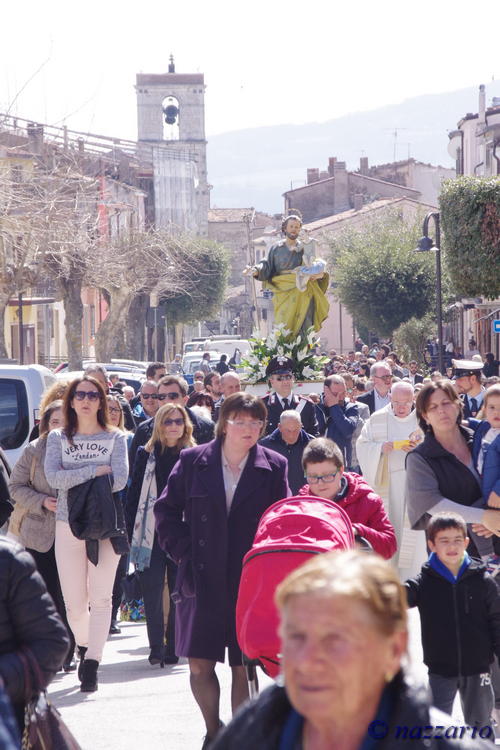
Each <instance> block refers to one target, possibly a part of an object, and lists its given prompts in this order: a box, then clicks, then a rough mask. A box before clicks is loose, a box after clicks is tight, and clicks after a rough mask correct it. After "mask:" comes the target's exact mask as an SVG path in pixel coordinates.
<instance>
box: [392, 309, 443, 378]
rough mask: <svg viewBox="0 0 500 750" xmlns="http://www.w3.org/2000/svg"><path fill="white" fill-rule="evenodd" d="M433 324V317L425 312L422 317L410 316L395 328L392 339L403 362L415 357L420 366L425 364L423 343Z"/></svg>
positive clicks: (424, 343)
mask: <svg viewBox="0 0 500 750" xmlns="http://www.w3.org/2000/svg"><path fill="white" fill-rule="evenodd" d="M433 326H434V321H433V317H432V315H430V314H427V315H424V317H423V318H410V319H409V320H407V321H406V323H401V325H400V326H399V327H398V328H396V330H395V331H394V333H393V337H392V340H393V343H394V348H395V349H396V351H397V352H398V354H399V356H400V357H401V358H402V359H403V361H404V362H410V360H412V359H416V360H417V362H418V363H419V365H420V366H425V360H424V351H425V345H426V343H427V339H428V338H429V331H432V329H433Z"/></svg>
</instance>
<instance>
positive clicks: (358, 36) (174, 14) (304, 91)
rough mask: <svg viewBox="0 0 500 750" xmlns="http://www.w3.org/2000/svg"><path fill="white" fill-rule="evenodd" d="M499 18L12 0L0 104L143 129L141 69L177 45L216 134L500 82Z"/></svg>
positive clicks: (378, 9)
mask: <svg viewBox="0 0 500 750" xmlns="http://www.w3.org/2000/svg"><path fill="white" fill-rule="evenodd" d="M338 6H341V7H338ZM499 22H500V2H499V0H482V2H481V3H478V4H471V3H465V2H463V0H453V2H452V1H451V0H432V2H431V0H420V2H418V3H407V2H400V1H398V2H396V1H395V0H379V2H373V0H368V1H367V0H353V1H351V2H347V3H342V4H341V3H340V2H328V3H326V2H324V3H319V2H315V0H312V1H311V2H309V3H307V2H304V1H303V0H302V2H297V1H296V0H288V1H287V2H280V1H278V0H268V1H267V2H262V0H253V2H250V3H243V2H235V1H234V0H233V1H232V2H228V1H227V0H211V1H210V0H203V2H200V0H188V1H187V2H186V0H180V2H177V3H174V2H168V3H167V2H159V1H158V0H157V1H156V2H152V0H141V1H140V2H129V0H122V1H121V2H116V1H115V0H101V1H100V2H96V0H87V1H86V2H84V3H75V2H67V1H66V2H60V1H59V0H46V2H44V3H43V2H40V0H37V2H33V0H25V2H20V3H13V2H9V3H4V4H3V7H2V13H1V23H2V44H1V51H0V111H2V112H5V111H6V110H7V109H8V108H10V111H11V112H12V113H13V114H17V115H19V116H21V117H26V118H30V119H31V118H32V119H35V120H38V121H41V122H46V123H49V124H63V123H66V124H67V125H68V126H69V127H70V128H72V129H75V130H81V131H84V132H88V131H90V132H94V133H102V134H105V135H113V136H117V137H120V136H121V137H124V138H131V139H134V138H135V137H136V110H135V91H134V83H135V74H136V73H138V72H144V73H163V72H166V71H167V67H168V57H169V55H170V53H171V52H172V53H173V54H174V55H175V61H176V70H177V72H179V73H187V72H189V73H191V72H203V73H204V74H205V83H206V84H207V90H206V128H207V135H208V136H210V135H212V134H215V133H221V132H224V131H228V130H236V129H241V128H247V127H255V126H259V125H275V124H279V123H291V122H293V123H302V122H311V121H324V120H328V119H331V118H334V117H338V116H340V115H343V114H346V113H348V112H353V111H358V110H367V109H373V108H376V107H379V106H383V105H385V104H392V103H396V102H398V101H401V100H403V99H406V98H409V97H413V96H417V95H419V94H426V93H438V92H441V91H450V90H455V89H460V88H464V87H466V86H471V85H479V84H480V83H486V84H488V82H489V81H491V80H492V78H497V77H498V78H500V55H499V54H498V44H497V43H496V41H495V39H496V36H497V33H496V32H497V29H498V28H499ZM489 30H491V32H490V31H489ZM37 71H38V72H37ZM21 89H22V90H21ZM16 97H17V98H16ZM475 106H476V102H471V109H473V108H474V107H475ZM395 125H397V123H395Z"/></svg>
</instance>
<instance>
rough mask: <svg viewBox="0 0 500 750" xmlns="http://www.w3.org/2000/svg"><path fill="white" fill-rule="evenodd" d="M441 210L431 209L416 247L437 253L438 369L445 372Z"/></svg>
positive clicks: (419, 251) (425, 251) (423, 251)
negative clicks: (431, 225)
mask: <svg viewBox="0 0 500 750" xmlns="http://www.w3.org/2000/svg"><path fill="white" fill-rule="evenodd" d="M431 219H433V221H434V227H435V230H436V239H435V240H432V239H431V238H430V237H429V221H430V220H431ZM439 220H440V215H439V211H429V213H428V214H427V216H426V217H425V219H424V223H423V226H422V232H423V235H424V236H423V237H421V238H420V240H419V243H418V247H416V248H415V252H417V253H427V252H435V253H436V318H437V335H438V369H439V372H440V373H441V374H442V375H443V374H444V361H443V300H442V284H441V228H440V221H439Z"/></svg>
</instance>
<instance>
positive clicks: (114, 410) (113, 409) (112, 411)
mask: <svg viewBox="0 0 500 750" xmlns="http://www.w3.org/2000/svg"><path fill="white" fill-rule="evenodd" d="M108 411H109V413H110V414H121V413H122V410H121V408H120V407H119V406H108Z"/></svg>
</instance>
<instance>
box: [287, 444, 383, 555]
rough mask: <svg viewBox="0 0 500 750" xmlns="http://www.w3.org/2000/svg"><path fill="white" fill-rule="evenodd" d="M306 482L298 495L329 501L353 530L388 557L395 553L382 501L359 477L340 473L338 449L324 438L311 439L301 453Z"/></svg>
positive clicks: (340, 465) (339, 452) (351, 473)
mask: <svg viewBox="0 0 500 750" xmlns="http://www.w3.org/2000/svg"><path fill="white" fill-rule="evenodd" d="M302 466H303V468H304V474H305V476H306V479H307V482H308V483H307V484H306V485H304V487H302V488H301V489H300V490H299V493H298V494H299V495H309V496H311V495H312V496H316V497H319V498H325V500H333V501H334V502H336V503H338V504H339V505H340V507H341V508H342V510H345V512H346V513H347V515H348V516H349V518H350V519H351V522H352V525H353V527H354V533H355V535H356V536H358V537H363V539H366V541H367V542H369V543H370V544H371V546H372V547H373V549H374V551H375V552H378V554H379V555H381V556H382V557H385V559H386V560H388V559H389V558H390V557H392V556H393V554H394V553H395V552H396V534H395V532H394V528H393V526H392V524H391V522H390V521H389V518H388V516H387V513H386V512H385V510H384V503H383V501H382V498H381V497H379V496H378V495H377V494H376V492H374V490H372V488H371V487H370V486H369V485H368V484H367V483H366V482H365V480H364V479H363V477H361V476H359V474H355V473H354V472H344V459H343V456H342V451H341V450H340V448H339V447H338V446H337V445H336V444H335V443H334V442H333V440H329V439H328V438H315V439H314V440H311V442H310V443H308V444H307V445H306V447H305V449H304V453H303V455H302Z"/></svg>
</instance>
